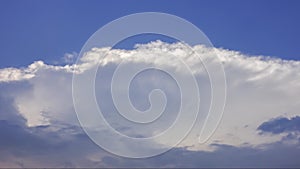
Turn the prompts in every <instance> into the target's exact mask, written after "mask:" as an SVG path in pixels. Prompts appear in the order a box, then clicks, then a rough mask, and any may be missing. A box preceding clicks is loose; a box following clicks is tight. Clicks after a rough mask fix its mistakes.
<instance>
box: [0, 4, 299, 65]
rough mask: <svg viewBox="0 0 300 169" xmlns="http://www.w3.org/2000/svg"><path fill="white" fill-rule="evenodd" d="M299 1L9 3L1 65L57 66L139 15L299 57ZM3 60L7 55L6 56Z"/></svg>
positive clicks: (4, 8) (219, 43)
mask: <svg viewBox="0 0 300 169" xmlns="http://www.w3.org/2000/svg"><path fill="white" fill-rule="evenodd" d="M298 9H299V2H298V1H288V2H284V1H280V0H279V1H278V0H275V1H272V2H270V1H259V0H254V1H243V2H241V1H238V0H231V1H214V0H213V1H175V2H172V3H170V2H168V1H115V0H113V1H93V0H92V1H89V2H88V3H86V2H84V1H68V0H65V1H56V0H55V1H47V0H46V1H42V2H40V1H35V0H29V1H26V2H23V1H15V0H12V1H6V0H3V1H2V2H1V7H0V22H1V27H0V36H1V39H0V45H1V49H2V50H1V51H2V55H3V57H2V61H1V64H0V67H2V68H4V67H8V66H26V65H28V64H30V63H32V62H33V61H35V60H45V61H47V62H49V63H50V62H53V61H55V60H58V58H60V57H62V56H63V55H64V54H65V53H69V52H73V51H74V52H77V53H78V52H79V51H80V49H81V47H82V46H83V44H84V43H85V42H86V40H87V39H88V37H90V36H91V35H92V34H93V33H94V32H95V31H96V30H97V29H99V28H100V27H102V26H104V25H105V24H106V23H108V22H110V21H112V20H114V19H117V18H119V17H121V16H124V15H128V14H132V13H137V12H165V13H170V14H174V15H178V16H179V17H182V18H184V19H186V20H188V21H190V22H192V23H193V24H195V25H196V26H197V27H199V28H200V29H201V30H202V31H203V32H204V33H205V34H206V35H207V36H208V37H209V39H210V40H211V41H212V43H213V44H214V46H216V47H223V48H226V49H232V50H237V51H241V52H243V53H246V54H252V55H268V56H276V57H284V58H285V59H294V60H298V59H299V52H300V49H299V47H298V45H297V44H298V41H299V38H300V37H299V33H298V31H299V30H300V23H299V19H300V14H299V12H298V11H299V10H298ZM4 56H5V57H4Z"/></svg>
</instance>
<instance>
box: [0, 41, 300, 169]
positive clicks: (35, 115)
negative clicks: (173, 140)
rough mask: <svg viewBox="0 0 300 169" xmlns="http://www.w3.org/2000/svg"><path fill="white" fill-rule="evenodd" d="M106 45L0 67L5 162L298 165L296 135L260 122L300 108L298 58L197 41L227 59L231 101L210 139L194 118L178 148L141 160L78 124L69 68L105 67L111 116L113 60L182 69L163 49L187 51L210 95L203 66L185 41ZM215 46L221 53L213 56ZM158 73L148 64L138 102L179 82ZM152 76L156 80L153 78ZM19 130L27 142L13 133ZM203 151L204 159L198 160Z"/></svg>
mask: <svg viewBox="0 0 300 169" xmlns="http://www.w3.org/2000/svg"><path fill="white" fill-rule="evenodd" d="M108 49H109V48H94V49H93V50H92V51H89V52H88V53H86V54H85V55H84V57H82V58H81V61H80V63H77V64H75V63H74V64H69V65H65V66H54V65H47V64H45V63H43V62H42V61H37V62H34V63H33V64H31V65H29V66H28V67H27V68H5V69H1V70H0V87H1V97H0V105H1V107H0V108H1V109H0V110H1V112H0V113H1V126H2V127H1V134H2V135H3V136H5V137H2V138H1V147H2V150H3V152H4V153H3V154H4V155H2V156H1V160H0V161H1V164H3V165H5V166H9V165H12V166H18V165H19V166H22V165H24V166H25V167H26V166H29V167H31V166H43V165H46V166H50V167H52V166H68V165H69V166H81V167H89V166H109V165H116V166H131V165H132V166H144V165H147V166H153V165H154V163H155V164H157V165H159V166H183V165H184V166H193V167H197V166H213V165H214V164H216V162H215V160H217V161H218V162H219V163H218V164H220V165H221V166H250V167H251V166H252V167H253V165H251V164H253V163H255V161H256V162H259V163H257V166H288V165H292V166H297V165H299V163H297V162H296V159H294V158H289V157H293V156H294V155H297V152H299V151H297V150H298V149H294V148H295V147H299V143H298V142H291V141H286V140H294V137H293V138H291V137H289V136H288V135H287V134H286V133H279V134H259V131H258V130H257V128H258V127H259V126H261V127H260V128H261V129H262V128H263V127H262V126H266V125H267V123H264V122H266V121H268V120H269V119H272V118H275V117H279V116H285V117H287V118H290V117H293V116H296V115H299V111H298V110H299V108H300V102H299V99H298V97H299V94H300V93H299V91H300V90H299V89H300V80H299V79H300V62H298V61H285V60H281V59H274V58H271V57H266V56H247V55H244V54H242V53H239V52H236V51H230V50H226V49H217V48H206V47H204V46H201V45H198V46H193V47H192V49H193V50H196V51H197V52H198V53H201V54H202V59H204V60H207V61H208V62H207V63H212V64H213V63H214V61H215V60H216V59H219V60H220V61H221V62H222V63H223V66H224V70H225V73H226V78H227V86H228V88H227V93H228V96H227V105H226V109H225V112H224V115H223V118H222V121H221V123H220V125H219V127H218V129H217V130H216V132H215V133H214V134H213V136H212V137H211V138H210V139H209V140H208V142H206V143H205V144H199V143H198V142H197V141H198V140H197V137H198V136H199V132H200V130H199V128H200V127H201V125H200V126H198V128H197V126H196V128H194V129H193V130H192V132H191V134H190V135H189V137H187V139H186V140H184V141H183V142H182V143H181V144H180V145H177V147H175V149H174V150H172V151H170V152H168V153H166V154H163V155H161V156H158V157H154V158H150V159H144V160H140V161H138V160H129V159H123V158H120V157H116V156H113V155H110V154H108V153H106V152H104V151H103V150H101V149H99V148H98V147H97V146H96V145H95V144H93V143H92V142H91V141H90V140H89V139H88V138H87V136H85V135H84V133H83V131H82V130H81V129H80V127H79V123H78V121H77V118H76V114H75V112H74V108H73V103H72V91H71V89H72V73H76V74H80V73H82V72H84V71H88V70H90V69H91V68H93V67H94V66H98V63H99V69H100V70H101V73H102V74H101V76H100V75H99V82H97V84H103V85H99V93H98V97H99V98H101V96H107V97H106V98H107V99H106V100H105V101H104V102H105V104H103V103H102V106H103V107H102V108H103V109H104V110H106V111H105V112H106V115H105V116H106V117H107V118H108V120H109V121H110V122H112V123H114V122H115V121H114V120H116V116H112V115H111V112H115V111H116V110H115V108H114V107H113V102H112V100H111V99H110V98H109V94H110V93H109V91H110V89H109V88H108V87H107V86H108V84H109V83H110V80H111V73H112V72H113V70H114V68H115V66H116V65H117V64H118V63H120V62H121V61H122V60H126V61H127V62H128V64H132V65H135V64H147V63H150V62H151V63H154V64H159V65H161V66H166V67H170V68H172V69H177V70H178V71H180V65H178V64H177V62H176V61H174V60H170V59H168V58H167V57H165V56H166V54H172V55H175V56H177V57H182V58H186V57H188V59H186V60H187V61H188V62H189V63H188V64H189V65H190V66H192V67H193V66H194V69H193V70H194V72H193V73H194V74H195V75H196V77H197V80H199V81H200V82H202V84H203V86H202V89H200V90H203V92H202V97H207V98H209V97H210V95H209V92H206V89H208V88H209V84H207V81H206V79H205V77H206V75H205V71H204V69H203V67H198V65H197V64H194V63H195V62H194V60H195V59H196V58H195V57H196V56H193V55H190V48H187V47H186V46H184V45H182V44H179V43H174V44H168V43H163V42H160V41H157V42H152V43H149V44H145V45H137V48H136V49H133V50H119V49H114V50H111V51H109V53H108V55H106V56H105V57H103V55H101V54H104V53H106V52H107V51H108ZM149 53H151V54H152V55H149ZM153 53H155V55H153ZM215 54H217V56H218V57H213V56H215ZM100 56H101V58H99V57H100ZM154 56H155V57H154ZM149 57H151V58H149ZM98 61H99V62H98ZM100 77H101V78H100ZM160 78H161V77H160V76H156V74H155V73H153V72H152V73H151V72H150V73H148V74H145V75H144V76H143V77H142V78H140V79H138V81H137V82H136V84H135V85H136V86H135V89H136V90H137V91H139V89H143V90H140V92H138V93H134V92H133V94H134V96H133V97H132V98H131V99H132V102H133V104H134V105H135V106H136V107H137V108H139V109H146V108H147V107H149V103H148V100H147V97H145V96H146V95H147V93H143V91H145V90H147V88H153V87H161V88H163V89H165V90H170V91H169V93H170V94H172V90H173V89H174V90H175V89H176V86H174V85H173V86H172V84H173V83H172V82H171V81H172V79H170V80H168V79H167V80H166V81H164V82H165V83H164V85H162V86H161V84H160V83H155V82H161V79H160ZM149 79H150V80H149ZM164 79H165V78H164ZM150 82H152V85H149V83H150ZM139 86H140V87H142V88H139ZM144 89H145V90H144ZM174 98H176V97H174ZM171 99H172V97H171ZM172 101H174V103H175V102H177V100H171V101H170V102H172ZM173 105H174V104H173ZM175 108H176V107H172V106H171V107H169V109H168V111H169V112H173V111H174V109H175ZM207 109H208V107H205V108H204V109H203V111H206V110H207ZM171 122H172V119H171V120H170V121H168V120H167V119H165V123H163V122H161V123H158V125H159V127H158V128H161V129H164V128H165V127H166V125H169V124H170V123H171ZM199 122H201V119H200V121H199ZM268 124H271V123H268ZM272 124H273V123H272ZM113 126H114V125H113ZM114 127H116V128H118V127H119V129H120V130H119V131H123V132H125V133H126V134H128V135H135V136H136V135H141V134H146V135H147V136H148V135H151V134H153V132H157V131H153V130H152V128H151V127H149V128H147V127H144V128H143V129H144V130H143V133H140V132H139V130H136V129H130V128H129V129H128V128H124V126H120V125H118V124H116V125H115V126H114ZM264 129H266V127H264ZM8 131H11V132H8ZM144 131H146V132H148V133H145V132H144ZM15 135H17V136H18V137H20V138H21V139H22V140H24V142H23V141H22V142H21V141H19V140H18V139H17V138H15ZM9 145H10V146H9ZM64 145H67V146H64ZM4 147H5V148H4ZM275 147H280V150H281V152H284V153H285V154H286V155H285V156H284V157H281V158H280V157H279V156H276V152H277V150H275ZM42 150H43V151H42ZM62 152H63V153H62ZM60 153H61V154H60ZM77 153H78V154H77ZM80 153H82V154H80ZM22 154H23V155H22ZM41 154H42V155H41ZM57 154H60V155H57ZM75 154H76V155H75ZM229 155H233V156H235V157H236V160H235V161H234V160H231V159H226V158H225V159H224V157H228V156H229ZM25 156H26V157H25ZM183 156H186V159H185V160H179V159H183V158H182V157H183ZM81 157H84V158H81ZM241 157H245V158H241ZM174 158H175V159H176V160H174ZM36 159H38V160H36ZM45 159H48V161H47V160H45ZM78 159H81V160H78ZM199 159H205V160H202V161H201V160H200V162H199ZM262 159H266V160H276V162H277V163H272V165H271V164H270V165H268V164H266V163H264V162H263V161H262ZM278 159H280V160H278ZM183 161H189V163H188V164H187V163H184V162H183ZM64 162H65V163H64ZM255 166H256V165H255Z"/></svg>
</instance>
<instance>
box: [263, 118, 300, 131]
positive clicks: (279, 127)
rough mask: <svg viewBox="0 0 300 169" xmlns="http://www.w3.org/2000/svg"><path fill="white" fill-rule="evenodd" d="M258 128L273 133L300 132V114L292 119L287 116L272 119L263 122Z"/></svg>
mask: <svg viewBox="0 0 300 169" xmlns="http://www.w3.org/2000/svg"><path fill="white" fill-rule="evenodd" d="M258 130H260V131H262V132H267V133H272V134H280V133H284V132H300V116H295V117H292V118H290V119H289V118H286V117H279V118H275V119H271V120H270V121H267V122H264V123H263V124H261V125H260V126H259V127H258Z"/></svg>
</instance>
